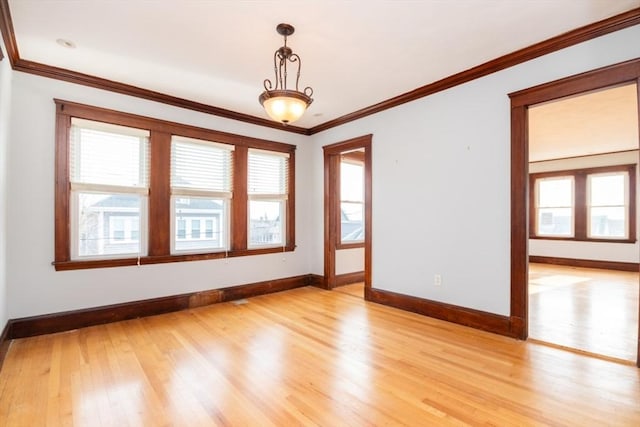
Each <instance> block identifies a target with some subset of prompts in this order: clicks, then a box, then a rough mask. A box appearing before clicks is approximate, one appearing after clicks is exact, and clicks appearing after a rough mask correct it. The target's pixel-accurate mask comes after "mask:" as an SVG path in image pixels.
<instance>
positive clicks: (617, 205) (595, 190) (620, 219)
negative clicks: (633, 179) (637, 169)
mask: <svg viewBox="0 0 640 427" xmlns="http://www.w3.org/2000/svg"><path fill="white" fill-rule="evenodd" d="M628 179H629V174H627V173H624V172H611V173H603V174H593V175H588V176H587V190H588V191H587V194H588V206H587V209H588V215H587V218H588V224H589V231H588V233H587V235H588V237H591V238H601V239H624V238H626V237H627V236H628V230H627V228H628V225H629V221H628V218H627V211H628V206H627V204H628V200H629V195H628V194H627V192H628V189H629V184H628V183H627V180H628Z"/></svg>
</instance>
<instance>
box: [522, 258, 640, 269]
mask: <svg viewBox="0 0 640 427" xmlns="http://www.w3.org/2000/svg"><path fill="white" fill-rule="evenodd" d="M529 262H537V263H540V264H553V265H566V266H569V267H581V268H599V269H604V270H616V271H634V272H635V271H638V269H639V268H640V263H637V262H619V261H600V260H593V259H574V258H560V257H550V256H539V255H529Z"/></svg>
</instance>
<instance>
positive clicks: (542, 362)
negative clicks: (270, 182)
mask: <svg viewBox="0 0 640 427" xmlns="http://www.w3.org/2000/svg"><path fill="white" fill-rule="evenodd" d="M639 372H640V370H638V369H636V368H634V367H631V366H627V365H622V364H615V363H611V362H607V361H603V360H599V359H594V358H589V357H585V356H582V355H578V354H573V353H569V352H566V351H561V350H557V349H554V348H550V347H546V346H540V345H536V344H531V343H527V342H521V341H516V340H512V339H509V338H506V337H502V336H498V335H493V334H489V333H485V332H481V331H477V330H473V329H470V328H465V327H462V326H459V325H455V324H451V323H446V322H442V321H439V320H435V319H430V318H427V317H423V316H419V315H416V314H413V313H408V312H403V311H400V310H396V309H393V308H389V307H385V306H381V305H377V304H373V303H368V302H365V301H364V300H362V299H361V298H354V297H353V296H352V295H347V294H344V293H341V292H334V291H324V290H321V289H317V288H311V287H306V288H299V289H294V290H291V291H286V292H281V293H278V294H271V295H264V296H260V297H255V298H251V299H249V300H248V302H247V303H246V304H233V303H224V304H217V305H213V306H208V307H201V308H197V309H191V310H185V311H182V312H177V313H170V314H166V315H161V316H154V317H148V318H143V319H136V320H129V321H125V322H119V323H112V324H108V325H102V326H95V327H90V328H84V329H81V330H76V331H71V332H67V333H59V334H53V335H47V336H39V337H34V338H26V339H20V340H16V341H14V342H13V343H12V345H11V348H10V349H9V353H8V355H7V359H6V361H5V364H4V367H3V369H2V371H1V372H0V425H2V426H44V425H47V426H59V425H60V426H119V427H120V426H189V427H191V426H213V425H249V426H270V425H275V426H296V425H305V426H306V425H309V426H312V425H322V426H366V425H415V426H440V425H481V424H482V425H498V426H509V425H519V426H523V425H559V426H562V425H567V426H568V425H575V426H600V425H615V426H638V425H640V373H639Z"/></svg>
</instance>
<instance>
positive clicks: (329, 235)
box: [322, 134, 373, 296]
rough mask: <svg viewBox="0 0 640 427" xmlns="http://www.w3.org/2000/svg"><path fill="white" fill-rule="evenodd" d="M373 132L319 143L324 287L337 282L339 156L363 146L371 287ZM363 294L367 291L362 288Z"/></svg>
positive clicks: (367, 280) (367, 276) (368, 281)
mask: <svg viewBox="0 0 640 427" xmlns="http://www.w3.org/2000/svg"><path fill="white" fill-rule="evenodd" d="M372 139H373V135H372V134H368V135H363V136H359V137H356V138H352V139H348V140H346V141H342V142H337V143H335V144H330V145H326V146H324V147H322V149H323V153H324V285H323V288H324V289H332V288H333V287H335V286H337V283H336V274H335V262H336V261H335V257H336V248H338V247H339V246H340V242H339V240H340V238H339V232H338V230H339V225H338V222H339V220H340V215H339V199H338V196H337V193H338V190H337V189H338V188H340V187H339V185H340V158H341V155H342V153H344V152H345V151H351V150H355V149H359V148H362V149H364V245H363V246H364V285H365V288H368V287H371V268H372V263H371V254H372V251H371V247H372V246H371V234H372V233H371V232H372V228H371V221H372V206H373V205H372V200H371V197H372V171H371V168H372V156H371V142H372ZM365 296H366V292H365Z"/></svg>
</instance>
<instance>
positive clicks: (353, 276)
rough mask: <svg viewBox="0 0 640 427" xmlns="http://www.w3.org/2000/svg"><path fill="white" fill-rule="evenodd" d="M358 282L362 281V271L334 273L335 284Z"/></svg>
mask: <svg viewBox="0 0 640 427" xmlns="http://www.w3.org/2000/svg"><path fill="white" fill-rule="evenodd" d="M359 282H364V271H356V272H353V273H345V274H338V275H336V286H344V285H351V284H352V283H359Z"/></svg>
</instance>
